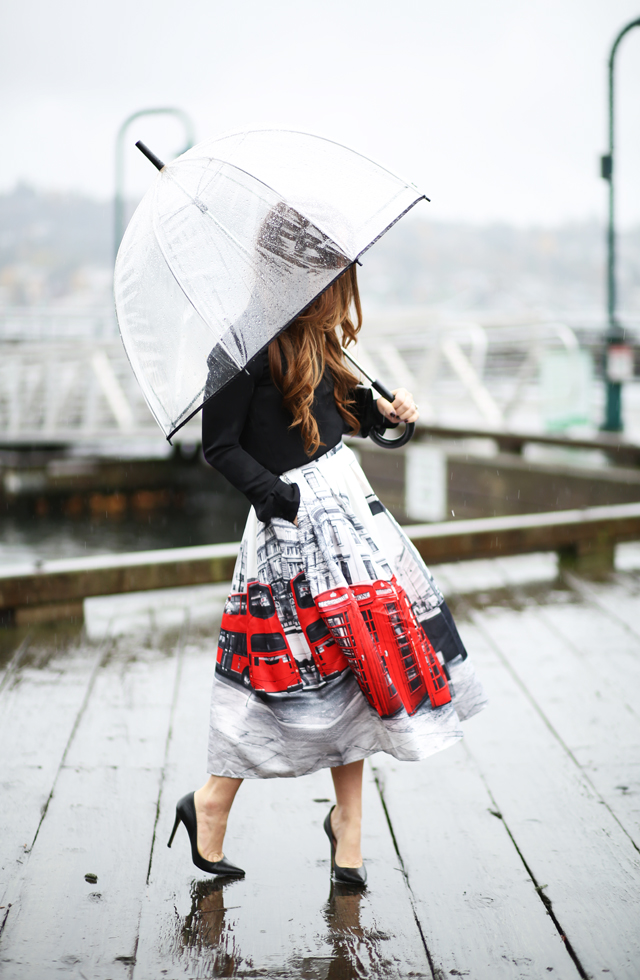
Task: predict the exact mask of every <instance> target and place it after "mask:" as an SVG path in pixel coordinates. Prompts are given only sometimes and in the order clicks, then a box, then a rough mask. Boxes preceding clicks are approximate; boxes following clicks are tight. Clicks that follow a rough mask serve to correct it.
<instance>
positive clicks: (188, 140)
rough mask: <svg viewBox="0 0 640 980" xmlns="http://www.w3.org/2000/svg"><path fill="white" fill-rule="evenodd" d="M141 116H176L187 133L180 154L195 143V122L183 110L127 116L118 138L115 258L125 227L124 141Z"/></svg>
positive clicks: (157, 110)
mask: <svg viewBox="0 0 640 980" xmlns="http://www.w3.org/2000/svg"><path fill="white" fill-rule="evenodd" d="M141 116H174V117H175V118H176V119H178V120H179V121H180V122H181V123H182V125H183V127H184V133H185V145H184V147H183V148H182V149H181V150H180V153H185V152H186V151H187V150H189V149H191V147H192V146H193V144H194V142H195V136H194V127H193V122H192V120H191V117H190V116H188V115H187V113H186V112H184V110H182V109H174V108H171V107H168V108H159V109H139V110H138V111H137V112H132V113H131V115H130V116H127V118H126V119H125V121H124V122H123V123H122V125H121V127H120V129H119V130H118V135H117V137H116V192H115V197H114V202H113V204H114V207H113V245H114V250H113V252H114V256H115V255H117V254H118V249H119V248H120V242H121V241H122V236H123V235H124V227H125V214H124V208H125V198H124V141H125V137H126V135H127V130H128V129H129V126H130V125H131V123H133V122H135V120H136V119H140V117H141Z"/></svg>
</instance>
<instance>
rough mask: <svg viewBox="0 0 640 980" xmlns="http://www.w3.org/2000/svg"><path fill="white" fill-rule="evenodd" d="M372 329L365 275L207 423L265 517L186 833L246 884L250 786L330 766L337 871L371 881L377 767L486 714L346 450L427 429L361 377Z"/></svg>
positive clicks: (295, 333)
mask: <svg viewBox="0 0 640 980" xmlns="http://www.w3.org/2000/svg"><path fill="white" fill-rule="evenodd" d="M352 310H354V311H355V323H354V322H353V320H352V319H351V315H352ZM361 323H362V312H361V307H360V300H359V295H358V286H357V280H356V270H355V266H351V267H350V268H348V269H347V270H346V272H344V273H343V274H342V275H341V276H340V277H339V278H337V279H336V280H335V281H334V282H333V284H332V285H331V286H330V287H329V288H328V289H326V290H325V291H324V292H323V293H322V294H321V295H320V296H319V297H318V298H317V299H316V300H315V301H314V302H313V303H312V304H311V306H309V307H308V308H307V309H306V310H305V311H304V312H303V313H302V314H301V315H300V316H298V318H297V319H296V320H295V322H294V323H293V324H292V325H291V326H290V327H288V329H287V330H285V331H284V333H282V334H281V335H280V336H279V337H278V338H277V339H276V340H274V341H273V342H272V343H271V344H270V346H269V348H268V350H267V351H264V352H262V353H260V354H258V355H257V356H256V357H254V358H253V359H252V360H250V361H249V363H248V365H247V367H246V369H245V370H244V371H243V372H241V373H240V374H239V375H238V376H237V377H236V378H235V379H234V380H233V381H232V382H231V383H230V384H229V385H227V387H226V388H224V389H223V390H222V391H221V392H220V393H219V394H217V395H214V396H213V397H212V398H210V400H209V401H208V402H207V403H206V404H205V406H204V409H203V426H202V431H203V450H204V454H205V457H206V459H207V460H208V462H209V463H210V464H211V465H212V466H213V467H215V468H216V469H217V470H219V471H220V472H221V473H223V474H224V475H225V476H226V477H227V479H228V480H229V481H230V482H231V483H232V484H233V485H234V486H235V487H237V488H238V489H239V490H241V491H242V492H243V493H244V494H245V495H246V496H247V498H248V500H249V501H250V503H251V504H252V510H251V512H250V514H249V517H248V520H247V525H246V528H245V532H244V536H243V539H242V544H241V548H240V553H239V556H238V561H237V564H236V569H235V573H234V580H233V586H232V592H231V595H230V596H229V599H228V601H227V605H226V607H225V613H224V616H223V620H222V629H221V633H220V640H219V646H218V655H217V663H216V676H215V680H214V686H213V694H212V702H211V724H210V738H209V759H208V771H209V772H210V773H211V775H210V776H209V779H208V781H207V782H206V783H205V784H204V786H202V787H201V788H200V789H199V790H197V792H195V793H192V794H189V795H188V796H186V797H184V798H183V799H182V800H181V801H180V802H179V804H178V807H177V811H176V824H175V826H174V829H173V834H175V831H176V828H177V826H178V823H179V822H180V821H181V820H182V822H183V823H184V824H185V826H186V828H187V830H188V832H189V835H190V838H191V845H192V855H193V860H194V863H195V864H196V865H197V866H198V867H199V868H201V869H202V870H205V871H209V872H211V873H214V874H236V875H242V874H243V873H244V872H242V870H241V869H239V868H236V867H235V866H233V865H231V864H229V862H227V861H226V859H225V858H224V856H223V840H224V835H225V830H226V826H227V818H228V815H229V811H230V809H231V805H232V803H233V800H234V797H235V795H236V793H237V791H238V789H239V787H240V784H241V782H242V780H243V779H244V778H268V777H274V776H299V775H304V774H306V773H310V772H313V771H315V770H316V769H319V768H325V767H330V768H331V774H332V777H333V783H334V787H335V792H336V801H337V802H336V805H335V807H332V809H331V811H330V812H329V814H328V815H327V818H326V820H325V825H324V826H325V831H326V833H327V836H328V837H329V840H330V845H331V862H332V871H333V874H334V876H335V877H336V878H337V879H339V880H342V881H347V882H350V883H355V884H364V883H365V880H366V872H365V868H364V865H363V862H362V854H361V849H360V828H361V820H362V772H363V761H364V759H365V758H367V757H368V756H370V755H372V754H373V753H375V752H379V751H384V752H388V753H390V754H392V755H394V756H395V757H396V758H398V759H405V760H418V759H423V758H425V757H426V756H428V755H430V754H431V753H433V752H435V751H438V750H439V749H441V748H444V747H446V746H448V745H450V744H452V742H453V741H455V740H457V739H458V738H460V737H461V735H462V733H461V732H460V730H459V721H460V720H463V719H465V718H468V717H470V716H471V715H473V714H475V713H476V712H477V711H479V710H480V709H481V708H482V707H483V706H484V702H485V698H484V694H483V691H482V688H481V686H480V684H479V682H478V681H477V679H476V677H475V674H474V672H473V668H472V667H471V665H470V664H469V661H468V659H467V654H466V651H465V649H464V647H463V645H462V642H461V640H460V638H459V636H458V632H457V630H456V627H455V625H454V623H453V620H452V618H451V614H450V613H449V610H448V608H447V606H446V604H445V602H444V599H443V597H442V595H441V593H440V592H439V590H438V588H437V586H436V585H435V583H434V581H433V579H432V577H431V575H430V573H429V572H428V570H427V569H426V568H425V566H424V564H423V563H422V561H421V559H420V557H419V556H418V554H417V552H416V551H415V549H414V548H413V546H412V545H411V544H410V542H409V541H408V539H407V538H406V536H405V535H404V534H403V532H402V531H401V530H400V528H399V527H398V525H397V524H396V523H395V521H394V520H393V518H391V516H390V515H389V513H388V512H387V510H386V509H385V507H384V506H383V504H382V503H381V502H380V501H379V500H378V499H377V497H376V496H375V494H374V493H373V492H372V490H371V487H370V486H369V484H368V482H367V480H366V477H365V476H364V474H363V472H362V470H361V469H360V467H359V465H358V463H357V460H356V458H355V456H354V454H353V453H352V451H351V450H350V449H348V448H347V447H346V446H344V445H343V443H342V436H343V435H344V434H345V433H350V434H352V435H353V434H356V433H357V434H359V435H361V436H367V435H368V434H369V432H370V431H371V429H372V427H374V426H375V427H377V428H384V427H391V426H394V425H397V424H398V421H400V420H401V421H403V422H415V421H416V420H417V419H418V412H417V409H416V406H415V404H414V401H413V398H412V396H411V394H410V393H409V392H408V391H406V390H405V389H404V388H400V389H398V390H397V391H395V392H394V394H395V399H394V402H393V405H391V404H389V402H387V401H386V400H385V399H384V398H378V399H377V401H374V399H373V395H372V392H371V390H370V389H368V388H363V387H360V386H358V381H357V378H356V377H355V376H354V375H353V374H352V373H351V371H350V370H349V368H348V367H347V366H346V363H345V361H344V359H343V355H342V352H341V349H340V348H341V344H345V345H346V344H350V343H352V342H353V341H354V340H355V339H356V336H357V334H358V332H359V330H360V327H361ZM173 834H172V836H171V840H173ZM169 843H170V844H171V841H170V842H169Z"/></svg>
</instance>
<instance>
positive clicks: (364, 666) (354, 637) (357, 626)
mask: <svg viewBox="0 0 640 980" xmlns="http://www.w3.org/2000/svg"><path fill="white" fill-rule="evenodd" d="M357 588H358V587H357V586H356V590H357ZM316 606H317V608H318V612H319V613H320V615H321V616H322V618H323V620H324V621H325V623H326V624H327V626H328V627H329V630H330V632H331V635H332V636H333V638H334V640H335V641H336V643H337V644H338V646H339V647H340V648H341V650H342V653H343V654H344V656H345V657H346V659H347V661H348V663H349V666H350V667H351V670H352V671H353V673H354V674H355V676H356V680H357V681H358V684H359V685H360V687H361V689H362V692H363V694H364V696H365V697H366V698H367V700H368V701H369V703H370V704H371V705H372V707H374V708H375V710H376V711H377V712H378V714H379V715H380V717H382V718H385V717H388V716H390V715H395V714H396V713H397V712H398V711H399V710H400V708H401V707H402V701H401V700H400V696H399V694H398V692H397V690H396V689H395V687H394V685H393V681H392V679H391V677H390V675H389V670H388V668H387V664H386V663H385V660H384V657H383V656H382V655H381V653H380V650H379V648H378V646H377V644H376V643H375V641H374V639H373V638H372V636H371V635H370V633H369V630H368V629H367V627H366V626H365V622H364V620H363V618H362V615H361V613H360V610H359V608H358V603H357V601H356V599H355V597H354V595H353V592H352V591H351V589H349V588H344V587H343V588H338V589H332V590H330V591H327V592H322V593H321V594H320V595H319V596H317V597H316Z"/></svg>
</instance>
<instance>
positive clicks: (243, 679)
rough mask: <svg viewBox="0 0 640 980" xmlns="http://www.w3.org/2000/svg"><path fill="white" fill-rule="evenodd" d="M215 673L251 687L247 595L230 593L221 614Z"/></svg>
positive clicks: (244, 593)
mask: <svg viewBox="0 0 640 980" xmlns="http://www.w3.org/2000/svg"><path fill="white" fill-rule="evenodd" d="M216 671H217V672H218V673H219V674H222V675H223V676H225V677H229V678H230V679H231V680H235V681H239V682H240V683H241V684H244V686H245V687H251V678H250V674H249V654H248V651H247V594H246V592H232V593H231V595H230V596H229V598H228V599H227V601H226V603H225V607H224V612H223V614H222V627H221V629H220V637H219V639H218V654H217V660H216Z"/></svg>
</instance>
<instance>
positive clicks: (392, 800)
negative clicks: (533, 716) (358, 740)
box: [375, 721, 579, 980]
mask: <svg viewBox="0 0 640 980" xmlns="http://www.w3.org/2000/svg"><path fill="white" fill-rule="evenodd" d="M473 724H474V722H473V721H472V722H471V723H470V725H469V728H470V729H471V728H472V726H473ZM375 766H376V768H377V769H378V772H379V776H380V781H381V784H382V786H383V795H384V799H385V801H386V805H387V808H388V811H389V815H390V818H391V824H392V827H393V831H394V835H395V837H396V840H397V842H398V847H399V850H400V854H401V855H402V858H403V861H404V865H405V868H406V871H407V874H408V876H409V883H410V886H411V889H412V891H413V894H414V895H415V898H416V903H417V911H418V916H419V919H420V922H421V925H422V931H423V933H424V935H425V938H426V941H427V946H428V947H429V950H430V952H431V957H432V961H433V964H434V967H435V969H436V976H438V977H443V978H444V977H445V976H446V977H448V976H450V975H451V976H465V977H466V976H469V977H473V978H474V980H494V978H495V980H499V978H504V980H539V978H540V977H543V976H553V977H556V978H557V980H575V978H577V977H578V975H579V974H578V972H577V970H576V966H575V964H574V962H573V960H572V959H571V957H570V956H569V954H568V953H567V949H566V946H565V944H564V943H563V941H562V939H561V938H560V935H559V933H558V930H557V929H556V928H555V926H554V924H553V922H552V920H551V918H550V917H549V916H548V915H547V912H546V909H545V907H544V905H543V902H542V900H541V899H540V896H539V894H538V893H537V892H536V890H535V882H533V881H532V880H531V877H530V876H529V875H528V873H527V871H526V868H525V867H524V865H523V863H522V860H521V858H520V856H519V855H518V852H517V850H516V848H515V847H514V845H513V842H512V841H511V839H510V837H509V835H508V834H507V832H506V830H505V827H504V824H503V822H502V821H501V820H500V819H498V818H496V817H495V816H494V815H493V814H492V812H491V811H492V809H494V804H493V802H492V800H491V797H490V795H489V793H488V792H487V788H486V786H485V785H484V783H483V781H482V778H481V776H480V774H479V772H478V770H477V767H476V765H475V764H474V762H473V761H472V760H471V759H470V757H469V755H468V754H467V752H466V751H465V748H464V746H463V744H462V743H458V745H456V746H454V747H453V748H450V749H447V750H446V751H445V752H439V753H437V754H436V755H435V756H433V757H432V758H430V759H427V760H426V761H425V762H421V763H402V762H397V761H396V760H395V759H392V758H390V757H389V756H384V755H379V756H376V760H375Z"/></svg>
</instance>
